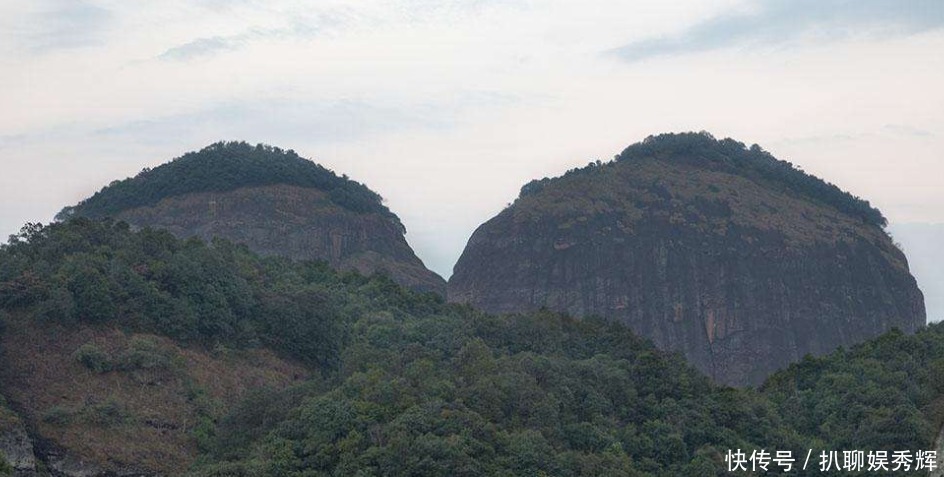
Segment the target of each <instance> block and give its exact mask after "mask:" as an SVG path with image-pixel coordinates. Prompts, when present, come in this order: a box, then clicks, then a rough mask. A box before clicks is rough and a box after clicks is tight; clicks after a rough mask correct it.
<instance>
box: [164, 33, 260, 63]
mask: <svg viewBox="0 0 944 477" xmlns="http://www.w3.org/2000/svg"><path fill="white" fill-rule="evenodd" d="M242 42H243V39H242V38H240V37H222V36H214V37H211V38H198V39H196V40H193V41H191V42H189V43H184V44H183V45H180V46H175V47H173V48H170V49H169V50H167V51H165V52H164V53H161V54H160V55H159V56H158V58H160V59H162V60H182V61H185V60H191V59H194V58H199V57H202V56H212V55H215V54H217V53H222V52H225V51H230V50H235V49H236V48H238V47H239V45H240V44H241V43H242Z"/></svg>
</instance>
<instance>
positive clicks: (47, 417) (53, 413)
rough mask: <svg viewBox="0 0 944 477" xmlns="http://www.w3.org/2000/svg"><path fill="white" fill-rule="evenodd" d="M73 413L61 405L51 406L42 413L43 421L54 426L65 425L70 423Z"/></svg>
mask: <svg viewBox="0 0 944 477" xmlns="http://www.w3.org/2000/svg"><path fill="white" fill-rule="evenodd" d="M73 418H74V415H73V413H72V411H70V410H69V409H67V408H65V407H63V406H53V407H51V408H49V409H47V410H46V412H44V413H43V415H42V419H43V422H45V423H48V424H53V425H56V426H67V425H69V424H72V421H73Z"/></svg>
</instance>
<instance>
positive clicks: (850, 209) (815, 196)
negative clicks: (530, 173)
mask: <svg viewBox="0 0 944 477" xmlns="http://www.w3.org/2000/svg"><path fill="white" fill-rule="evenodd" d="M650 158H654V159H659V160H668V161H674V162H684V163H689V164H693V165H697V166H699V167H708V168H710V169H712V170H717V171H721V172H725V173H729V174H735V175H741V176H746V177H749V178H752V179H757V180H763V181H765V182H767V183H768V184H770V185H772V186H775V187H780V188H784V189H786V190H789V191H791V192H793V193H795V194H799V195H801V196H803V197H806V198H809V199H811V200H814V201H818V202H821V203H823V204H826V205H829V206H832V207H834V208H836V209H837V210H839V211H841V212H844V213H847V214H849V215H852V216H853V217H859V218H861V219H862V220H863V221H864V222H866V223H868V224H872V225H877V226H880V227H885V226H886V225H887V224H888V221H887V219H886V218H885V216H884V215H882V213H881V211H879V210H878V209H876V208H875V207H872V205H871V204H870V203H869V201H867V200H864V199H861V198H859V197H856V196H854V195H852V194H850V193H848V192H845V191H843V190H842V189H840V188H839V187H837V186H836V185H834V184H831V183H829V182H826V181H824V180H822V179H820V178H818V177H816V176H813V175H811V174H807V173H806V172H804V171H802V170H800V169H798V168H797V167H795V166H794V165H793V164H792V163H790V162H787V161H782V160H779V159H777V158H775V157H774V156H773V155H771V154H770V153H769V152H767V151H765V150H764V149H762V148H761V147H760V146H758V145H757V144H754V145H753V146H751V147H747V146H746V145H745V144H744V143H741V142H738V141H735V140H734V139H731V138H726V139H721V140H718V139H715V138H714V136H712V135H711V134H709V133H707V132H699V133H667V134H659V135H657V136H649V137H647V138H646V139H644V140H643V141H642V142H638V143H636V144H633V145H631V146H629V147H627V148H626V149H625V150H623V152H622V153H620V154H619V155H617V156H616V157H615V158H614V160H613V161H612V162H607V163H603V162H600V161H597V162H592V163H590V164H588V165H587V166H586V167H583V168H577V169H571V170H570V171H568V172H567V173H566V174H565V176H566V175H569V174H585V173H588V172H592V171H593V170H594V169H595V168H597V167H600V166H608V165H614V164H618V163H631V162H633V161H638V160H642V159H650ZM553 180H555V179H550V178H546V177H545V178H543V179H538V180H533V181H531V182H529V183H528V184H525V185H524V186H523V187H522V188H521V196H522V197H523V196H528V195H532V194H534V193H536V192H538V191H540V190H541V189H542V188H543V187H544V186H545V185H547V183H548V182H550V181H553Z"/></svg>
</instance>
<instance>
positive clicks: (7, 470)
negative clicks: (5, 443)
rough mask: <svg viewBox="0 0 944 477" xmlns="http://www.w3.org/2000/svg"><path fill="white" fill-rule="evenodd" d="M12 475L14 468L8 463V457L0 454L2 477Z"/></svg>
mask: <svg viewBox="0 0 944 477" xmlns="http://www.w3.org/2000/svg"><path fill="white" fill-rule="evenodd" d="M10 475H13V466H12V465H10V463H9V462H7V459H6V457H4V455H3V453H2V452H0V476H4V477H6V476H10Z"/></svg>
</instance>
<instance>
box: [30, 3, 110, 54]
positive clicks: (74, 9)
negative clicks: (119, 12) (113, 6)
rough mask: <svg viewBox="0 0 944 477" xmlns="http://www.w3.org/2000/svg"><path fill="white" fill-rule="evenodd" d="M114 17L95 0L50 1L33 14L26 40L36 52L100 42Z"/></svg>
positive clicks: (91, 44)
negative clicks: (96, 3) (89, 0)
mask: <svg viewBox="0 0 944 477" xmlns="http://www.w3.org/2000/svg"><path fill="white" fill-rule="evenodd" d="M111 18H112V15H111V13H110V12H109V11H108V10H106V9H104V8H101V7H99V6H97V5H95V4H94V3H92V2H88V1H85V0H49V1H46V2H43V3H42V7H41V9H40V10H39V11H38V12H36V13H34V14H33V15H32V16H31V18H30V23H31V25H30V26H29V28H28V29H27V30H26V37H25V41H26V43H27V44H28V47H29V49H31V50H33V51H45V50H55V49H62V48H79V47H86V46H95V45H99V44H101V43H102V42H103V33H104V32H105V30H106V28H107V27H108V25H109V22H110V20H111Z"/></svg>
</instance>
